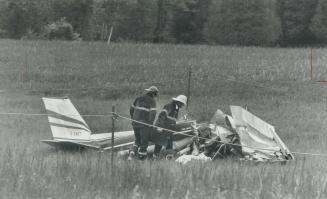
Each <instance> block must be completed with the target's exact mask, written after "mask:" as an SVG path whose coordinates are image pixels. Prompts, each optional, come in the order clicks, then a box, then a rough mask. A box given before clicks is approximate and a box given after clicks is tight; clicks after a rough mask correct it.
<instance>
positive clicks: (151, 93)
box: [130, 86, 159, 159]
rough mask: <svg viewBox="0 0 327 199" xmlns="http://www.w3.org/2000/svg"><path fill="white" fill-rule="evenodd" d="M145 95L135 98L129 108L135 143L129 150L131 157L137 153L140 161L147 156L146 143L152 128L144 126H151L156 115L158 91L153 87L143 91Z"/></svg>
mask: <svg viewBox="0 0 327 199" xmlns="http://www.w3.org/2000/svg"><path fill="white" fill-rule="evenodd" d="M145 91H146V93H145V94H144V95H142V96H140V97H137V98H136V99H135V100H134V102H133V104H132V106H131V108H130V115H131V118H132V119H133V120H134V121H132V126H133V130H134V135H135V143H134V145H133V147H132V149H131V150H130V158H131V156H133V155H135V154H136V153H138V157H139V158H140V159H144V158H146V156H147V148H148V142H149V139H150V134H151V130H152V127H150V126H146V125H144V124H142V123H145V124H153V120H154V118H155V114H156V100H155V98H156V97H157V96H158V93H159V90H158V88H157V87H155V86H151V87H150V88H147V89H145Z"/></svg>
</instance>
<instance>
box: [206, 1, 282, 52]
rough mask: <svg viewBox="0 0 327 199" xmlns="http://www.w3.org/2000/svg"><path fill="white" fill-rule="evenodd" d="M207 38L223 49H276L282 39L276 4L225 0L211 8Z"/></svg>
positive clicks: (271, 2) (215, 3) (216, 2)
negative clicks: (253, 46) (277, 43)
mask: <svg viewBox="0 0 327 199" xmlns="http://www.w3.org/2000/svg"><path fill="white" fill-rule="evenodd" d="M211 8H212V9H211V10H210V17H209V20H208V23H207V27H206V35H207V37H208V39H209V40H210V41H211V42H215V43H218V44H223V45H262V46H265V45H272V44H274V43H275V41H276V40H277V38H278V36H279V31H280V28H279V23H278V20H277V18H276V16H275V14H274V13H275V7H274V1H273V0H221V1H215V2H214V3H213V5H212V6H211Z"/></svg>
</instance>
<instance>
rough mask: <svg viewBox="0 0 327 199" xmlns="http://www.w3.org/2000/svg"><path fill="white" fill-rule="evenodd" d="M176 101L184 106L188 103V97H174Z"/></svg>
mask: <svg viewBox="0 0 327 199" xmlns="http://www.w3.org/2000/svg"><path fill="white" fill-rule="evenodd" d="M173 100H174V101H177V102H181V103H183V104H184V105H186V103H187V97H186V96H185V95H178V96H177V97H173Z"/></svg>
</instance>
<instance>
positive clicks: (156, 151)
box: [154, 136, 173, 154]
mask: <svg viewBox="0 0 327 199" xmlns="http://www.w3.org/2000/svg"><path fill="white" fill-rule="evenodd" d="M161 148H162V145H160V144H155V145H154V154H159V153H160V151H161ZM170 149H173V136H168V138H167V144H166V150H170Z"/></svg>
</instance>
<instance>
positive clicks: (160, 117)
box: [154, 95, 187, 157]
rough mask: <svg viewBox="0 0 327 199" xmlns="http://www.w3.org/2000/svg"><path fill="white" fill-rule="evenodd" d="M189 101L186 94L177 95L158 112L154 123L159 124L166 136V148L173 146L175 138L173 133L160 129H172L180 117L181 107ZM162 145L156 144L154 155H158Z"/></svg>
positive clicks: (161, 131)
mask: <svg viewBox="0 0 327 199" xmlns="http://www.w3.org/2000/svg"><path fill="white" fill-rule="evenodd" d="M186 103H187V97H186V96H185V95H179V96H177V97H174V98H172V101H171V102H170V103H168V104H166V105H165V106H164V107H163V110H162V111H160V112H158V113H157V116H156V119H155V121H154V125H155V126H158V127H159V128H158V129H159V130H158V131H159V133H161V134H162V135H163V136H165V137H166V139H167V140H166V149H167V150H169V149H172V148H173V140H172V133H171V132H168V131H166V130H160V127H161V128H164V129H168V130H172V129H173V127H174V126H175V125H176V122H177V119H178V113H179V110H180V108H182V107H183V106H185V105H186ZM161 148H162V145H160V144H155V149H154V157H157V156H158V154H159V153H160V151H161Z"/></svg>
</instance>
